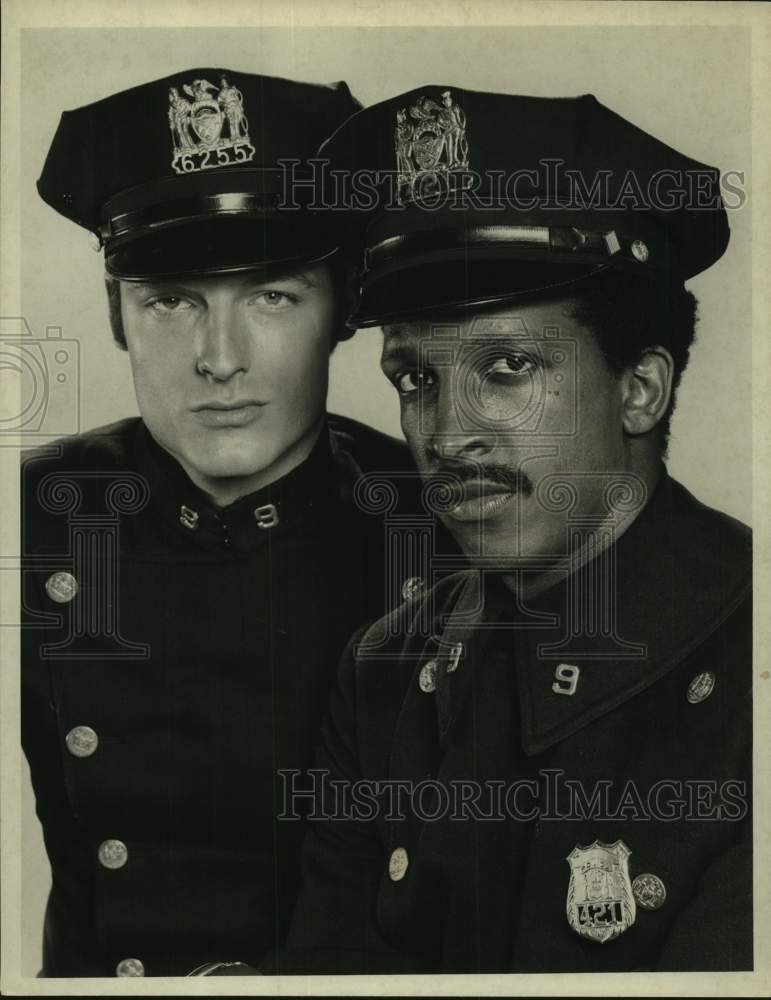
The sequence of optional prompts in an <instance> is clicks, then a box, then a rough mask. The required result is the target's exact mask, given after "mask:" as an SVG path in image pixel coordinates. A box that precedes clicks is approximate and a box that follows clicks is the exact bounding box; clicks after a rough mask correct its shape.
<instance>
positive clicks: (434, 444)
mask: <svg viewBox="0 0 771 1000" xmlns="http://www.w3.org/2000/svg"><path fill="white" fill-rule="evenodd" d="M426 410H428V412H425V416H426V417H427V420H426V421H425V431H426V437H427V449H428V453H429V455H430V456H431V457H432V458H434V459H435V460H438V461H441V460H442V459H455V460H460V461H463V460H467V461H468V460H476V459H479V458H481V457H482V456H484V455H486V454H488V453H489V452H490V451H492V450H493V448H494V447H495V437H496V435H495V431H494V429H491V428H490V427H488V426H486V423H485V414H484V412H483V410H482V408H481V406H480V400H479V398H478V395H477V394H476V393H475V392H474V391H473V387H472V386H471V385H469V384H467V382H466V381H464V380H463V379H462V378H460V377H459V373H457V372H454V373H453V375H452V377H450V378H444V379H440V381H439V388H438V392H437V393H436V396H435V400H434V405H433V406H432V407H430V409H429V408H426Z"/></svg>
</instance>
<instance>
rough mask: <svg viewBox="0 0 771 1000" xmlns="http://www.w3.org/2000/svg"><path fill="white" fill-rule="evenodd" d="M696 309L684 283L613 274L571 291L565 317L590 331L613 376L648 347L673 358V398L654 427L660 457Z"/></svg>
mask: <svg viewBox="0 0 771 1000" xmlns="http://www.w3.org/2000/svg"><path fill="white" fill-rule="evenodd" d="M697 311H698V303H697V301H696V297H695V296H694V295H693V293H692V292H689V291H688V290H687V289H686V288H685V287H684V286H683V285H682V284H679V283H675V282H666V281H649V280H642V279H640V278H636V277H633V276H631V275H626V274H620V273H619V272H617V271H609V270H608V271H603V272H602V273H601V274H599V275H596V276H593V277H591V278H589V279H585V280H584V281H581V282H578V283H577V284H576V285H575V286H574V288H573V292H572V293H571V302H570V305H569V306H568V314H569V315H570V317H571V318H572V319H574V320H576V321H577V322H578V323H580V324H581V325H582V326H584V327H586V328H587V329H589V330H591V332H592V333H593V334H594V336H595V337H596V338H597V343H598V345H599V347H600V350H601V352H602V355H603V357H604V359H605V362H606V364H607V365H608V368H609V369H610V371H611V372H612V373H613V374H614V375H621V373H622V372H623V371H624V370H626V369H628V368H630V367H631V366H632V365H634V364H635V363H636V361H637V360H638V358H640V356H641V355H642V354H643V352H644V351H645V349H646V348H647V347H652V346H654V345H656V344H659V345H661V346H662V347H665V348H666V349H667V350H668V351H669V353H670V354H671V355H672V360H673V361H674V374H673V380H672V394H671V396H670V400H669V405H668V406H667V409H666V411H665V413H664V415H663V417H662V418H661V420H660V421H659V424H658V427H657V433H658V436H659V443H660V447H661V452H662V455H663V456H666V451H667V445H668V441H669V433H670V424H671V419H672V413H673V411H674V408H675V402H676V396H677V389H678V387H679V385H680V379H681V377H682V374H683V372H684V371H685V369H686V367H687V365H688V359H689V355H690V349H691V346H692V344H693V342H694V338H695V333H696V322H697Z"/></svg>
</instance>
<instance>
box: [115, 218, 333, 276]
mask: <svg viewBox="0 0 771 1000" xmlns="http://www.w3.org/2000/svg"><path fill="white" fill-rule="evenodd" d="M335 249H336V243H335V241H334V239H333V238H332V237H331V236H330V235H329V234H328V233H324V232H320V231H319V228H318V227H313V226H309V225H308V223H307V220H305V221H303V220H301V219H300V217H299V215H298V216H297V217H292V218H288V219H281V220H278V219H274V218H266V217H265V216H257V217H255V216H249V217H246V218H244V217H243V216H240V217H231V216H225V217H219V218H214V219H212V218H208V219H197V220H192V221H185V222H182V223H177V224H172V225H166V226H164V227H163V228H158V229H153V230H150V231H145V232H144V233H142V234H141V235H136V236H133V237H132V238H131V239H130V240H129V241H127V242H125V243H121V244H120V245H118V246H113V247H109V246H108V248H107V250H106V253H105V267H106V270H107V272H108V273H109V274H111V275H112V276H113V277H115V278H120V279H122V280H124V281H143V280H148V279H153V278H171V277H180V276H192V275H204V274H223V273H224V274H227V273H232V272H237V271H246V270H251V269H252V268H264V267H267V266H269V265H277V266H280V265H282V264H287V265H289V264H297V263H313V262H315V261H319V260H323V259H324V258H325V257H328V256H330V255H331V254H332V253H334V251H335Z"/></svg>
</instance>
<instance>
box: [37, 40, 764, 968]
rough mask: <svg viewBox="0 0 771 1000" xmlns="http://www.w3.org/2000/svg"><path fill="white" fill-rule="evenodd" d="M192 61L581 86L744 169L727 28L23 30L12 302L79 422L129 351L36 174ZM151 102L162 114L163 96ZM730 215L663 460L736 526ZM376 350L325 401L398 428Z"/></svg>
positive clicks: (700, 156)
mask: <svg viewBox="0 0 771 1000" xmlns="http://www.w3.org/2000/svg"><path fill="white" fill-rule="evenodd" d="M196 66H222V67H226V68H231V69H233V70H236V71H244V72H253V73H265V74H269V75H274V76H283V77H290V78H294V79H298V80H306V81H313V82H324V83H328V82H331V81H335V80H339V79H344V80H346V81H347V82H348V83H349V85H350V87H351V90H352V91H353V93H354V94H355V95H356V96H357V97H358V98H359V100H360V101H362V103H364V104H371V103H374V102H376V101H379V100H382V99H384V98H386V97H389V96H391V95H393V94H394V93H399V92H401V91H406V90H409V89H411V88H413V87H419V86H421V85H424V84H431V83H441V84H445V85H449V86H453V85H455V86H459V87H460V86H463V87H466V88H468V89H476V90H491V91H504V92H509V93H521V94H532V95H536V96H544V97H558V96H575V95H577V94H582V93H593V94H595V95H596V97H597V98H598V99H599V100H600V101H602V102H603V103H604V104H607V105H608V106H610V107H611V108H613V110H615V111H617V112H619V113H620V114H621V115H623V116H624V117H626V118H629V119H630V120H632V121H633V122H635V123H636V124H637V125H639V126H640V127H641V128H643V129H645V130H646V131H648V132H651V133H652V134H653V135H655V136H657V137H658V138H660V139H662V140H663V141H664V142H667V143H669V144H670V145H672V146H674V147H675V148H676V149H678V150H680V151H682V152H684V153H687V154H688V155H690V156H692V157H694V158H695V159H697V160H700V161H702V162H705V163H708V164H711V165H716V166H719V167H720V168H721V170H723V171H727V170H739V171H749V166H750V157H751V135H750V110H751V92H750V75H749V74H750V40H749V31H748V30H747V29H743V28H736V29H734V28H722V27H721V28H700V27H696V28H669V27H659V28H639V27H629V28H627V27H610V28H608V27H602V28H589V27H586V28H575V27H571V28H554V27H552V28H522V27H510V28H499V27H496V28H495V29H485V28H445V27H438V28H403V29H397V28H338V27H330V28H323V29H318V28H314V29H307V28H306V29H303V28H295V29H293V30H290V29H284V28H268V29H253V28H246V29H240V30H236V29H221V30H212V29H206V28H202V29H197V30H193V29H159V28H146V29H115V30H103V29H75V28H72V29H69V28H68V29H58V30H57V29H53V30H49V29H46V30H40V29H27V30H25V31H24V33H23V44H22V89H21V102H22V106H21V113H22V137H23V138H22V148H21V151H20V153H21V157H22V165H23V167H22V176H23V189H22V191H21V200H22V240H21V248H20V253H21V262H22V295H23V299H22V301H23V309H24V316H25V318H26V319H27V321H28V323H29V325H30V327H31V329H32V332H33V334H34V335H35V336H36V337H39V338H43V337H44V336H45V330H46V327H49V326H56V327H61V329H62V335H63V336H64V337H66V338H70V339H76V340H77V341H78V342H79V345H80V373H79V385H78V388H79V404H80V429H86V428H90V427H96V426H99V425H101V424H105V423H108V422H110V421H112V420H116V419H118V418H120V417H123V416H128V415H131V414H134V413H136V412H137V410H136V403H135V400H134V394H133V389H132V384H131V376H130V371H129V364H128V356H127V355H126V354H124V353H122V352H121V351H119V350H118V349H117V348H116V347H115V346H114V345H113V342H112V337H111V335H110V332H109V326H108V321H107V308H106V299H105V293H104V290H103V287H102V258H101V256H100V255H98V254H96V253H94V252H93V251H92V250H91V248H90V246H89V238H88V234H87V233H86V232H85V230H80V229H79V228H78V227H76V226H74V225H73V224H72V223H70V222H68V221H66V220H65V219H63V218H61V217H60V216H58V215H56V213H54V212H53V211H52V210H51V209H50V208H49V207H48V206H46V205H45V204H44V203H43V202H42V201H41V200H40V198H39V197H38V195H37V192H36V190H35V181H36V179H37V177H38V176H39V174H40V170H41V168H42V164H43V160H44V158H45V154H46V152H47V150H48V146H49V144H50V141H51V138H52V136H53V133H54V130H55V128H56V125H57V123H58V120H59V115H60V114H61V112H62V111H63V110H65V109H68V108H74V107H77V106H79V105H82V104H86V103H89V102H91V101H95V100H98V99H100V98H102V97H105V96H106V95H108V94H110V93H113V92H115V91H118V90H123V89H125V88H127V87H132V86H135V85H137V84H140V83H145V82H147V81H149V80H152V79H156V78H158V77H162V76H166V75H168V74H170V73H172V72H176V71H184V70H185V69H188V68H193V67H196ZM158 114H160V115H164V116H165V114H166V108H159V109H158ZM247 114H248V109H247ZM471 126H472V123H469V127H470V129H471ZM470 134H471V133H470ZM136 141H137V143H141V142H142V136H137V137H136ZM472 154H473V145H472ZM729 215H730V218H729V222H730V226H731V231H732V235H731V244H730V246H729V248H728V251H727V253H726V255H725V256H724V257H723V259H722V260H720V261H719V262H718V263H717V264H716V265H714V266H713V267H712V268H711V269H710V270H709V271H707V272H706V273H705V274H703V275H700V276H699V277H698V278H696V279H694V280H693V281H692V282H691V283H690V284H689V287H690V288H691V290H692V291H693V292H694V293H695V294H696V296H697V298H698V299H699V302H700V314H701V317H702V318H701V322H700V324H699V327H698V330H697V343H696V346H695V348H694V350H693V355H692V359H691V363H690V366H689V368H688V370H687V372H686V374H685V377H684V379H683V383H682V387H681V390H680V396H679V403H678V408H677V411H676V414H675V418H674V422H673V428H672V441H671V446H670V459H669V463H668V464H669V469H670V471H671V473H672V474H673V475H674V476H675V477H676V478H677V479H679V480H680V481H682V482H683V483H684V484H685V485H686V486H687V487H688V488H689V489H691V490H692V492H694V493H695V494H696V496H697V497H699V499H701V500H703V501H704V502H706V503H708V504H709V505H711V506H714V507H718V508H720V509H722V510H725V511H727V512H728V513H730V514H732V515H734V516H735V517H738V518H740V519H741V520H743V521H745V522H749V521H750V514H751V457H752V441H751V432H750V428H751V426H752V424H751V408H750V405H751V401H750V379H751V354H750V319H751V317H750V306H749V302H750V287H751V282H750V277H751V270H750V213H749V210H748V208H747V207H745V208H744V209H742V210H738V211H732V212H730V213H729ZM379 349H380V334H379V332H378V331H375V330H364V331H361V332H360V333H358V334H357V335H356V336H355V337H354V339H353V340H352V341H349V342H348V343H344V344H342V345H341V346H340V347H338V348H337V350H336V351H335V354H334V356H333V363H332V375H331V390H330V397H329V407H330V409H331V410H332V411H333V412H338V413H343V414H348V415H350V416H353V417H356V418H357V419H360V420H363V421H365V422H368V423H370V424H372V425H374V426H376V427H379V428H381V429H383V430H386V431H388V432H390V433H393V434H400V430H399V418H398V403H397V398H396V394H395V392H394V391H393V389H391V388H390V387H389V385H388V384H387V383H386V381H385V379H384V378H383V376H382V375H381V373H380V370H379V367H378V357H379ZM76 384H78V380H75V381H72V380H71V381H70V382H69V383H68V385H70V386H73V387H74V386H75V385H76ZM68 402H74V401H68ZM24 810H25V811H24V817H23V823H24V826H23V843H24V856H23V893H24V913H23V920H24V955H23V966H24V972H25V974H27V975H35V973H36V972H37V970H38V968H39V966H40V948H41V938H42V922H43V910H44V905H45V897H46V894H47V892H48V886H49V882H50V872H49V868H48V863H47V860H46V857H45V852H44V850H43V844H42V838H41V836H40V831H39V826H38V823H37V819H36V817H35V815H34V804H33V799H32V794H31V790H30V788H29V783H28V782H27V784H26V788H25V802H24Z"/></svg>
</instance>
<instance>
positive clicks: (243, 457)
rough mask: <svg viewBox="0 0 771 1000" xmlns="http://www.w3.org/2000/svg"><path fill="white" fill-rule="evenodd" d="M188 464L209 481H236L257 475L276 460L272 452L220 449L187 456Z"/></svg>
mask: <svg viewBox="0 0 771 1000" xmlns="http://www.w3.org/2000/svg"><path fill="white" fill-rule="evenodd" d="M185 458H186V462H187V464H188V465H189V466H190V467H191V468H193V469H195V470H196V471H197V472H198V473H199V475H202V476H206V477H207V478H209V479H235V478H243V477H248V476H254V475H257V473H260V472H263V471H264V470H265V469H266V468H268V466H269V465H272V464H273V462H274V461H275V460H276V456H275V455H274V454H273V453H272V452H271V453H268V452H260V451H255V450H254V449H241V448H228V447H222V448H218V449H217V450H216V451H214V450H212V451H209V450H207V451H206V452H204V453H200V452H193V453H190V454H188V455H187V456H185Z"/></svg>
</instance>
